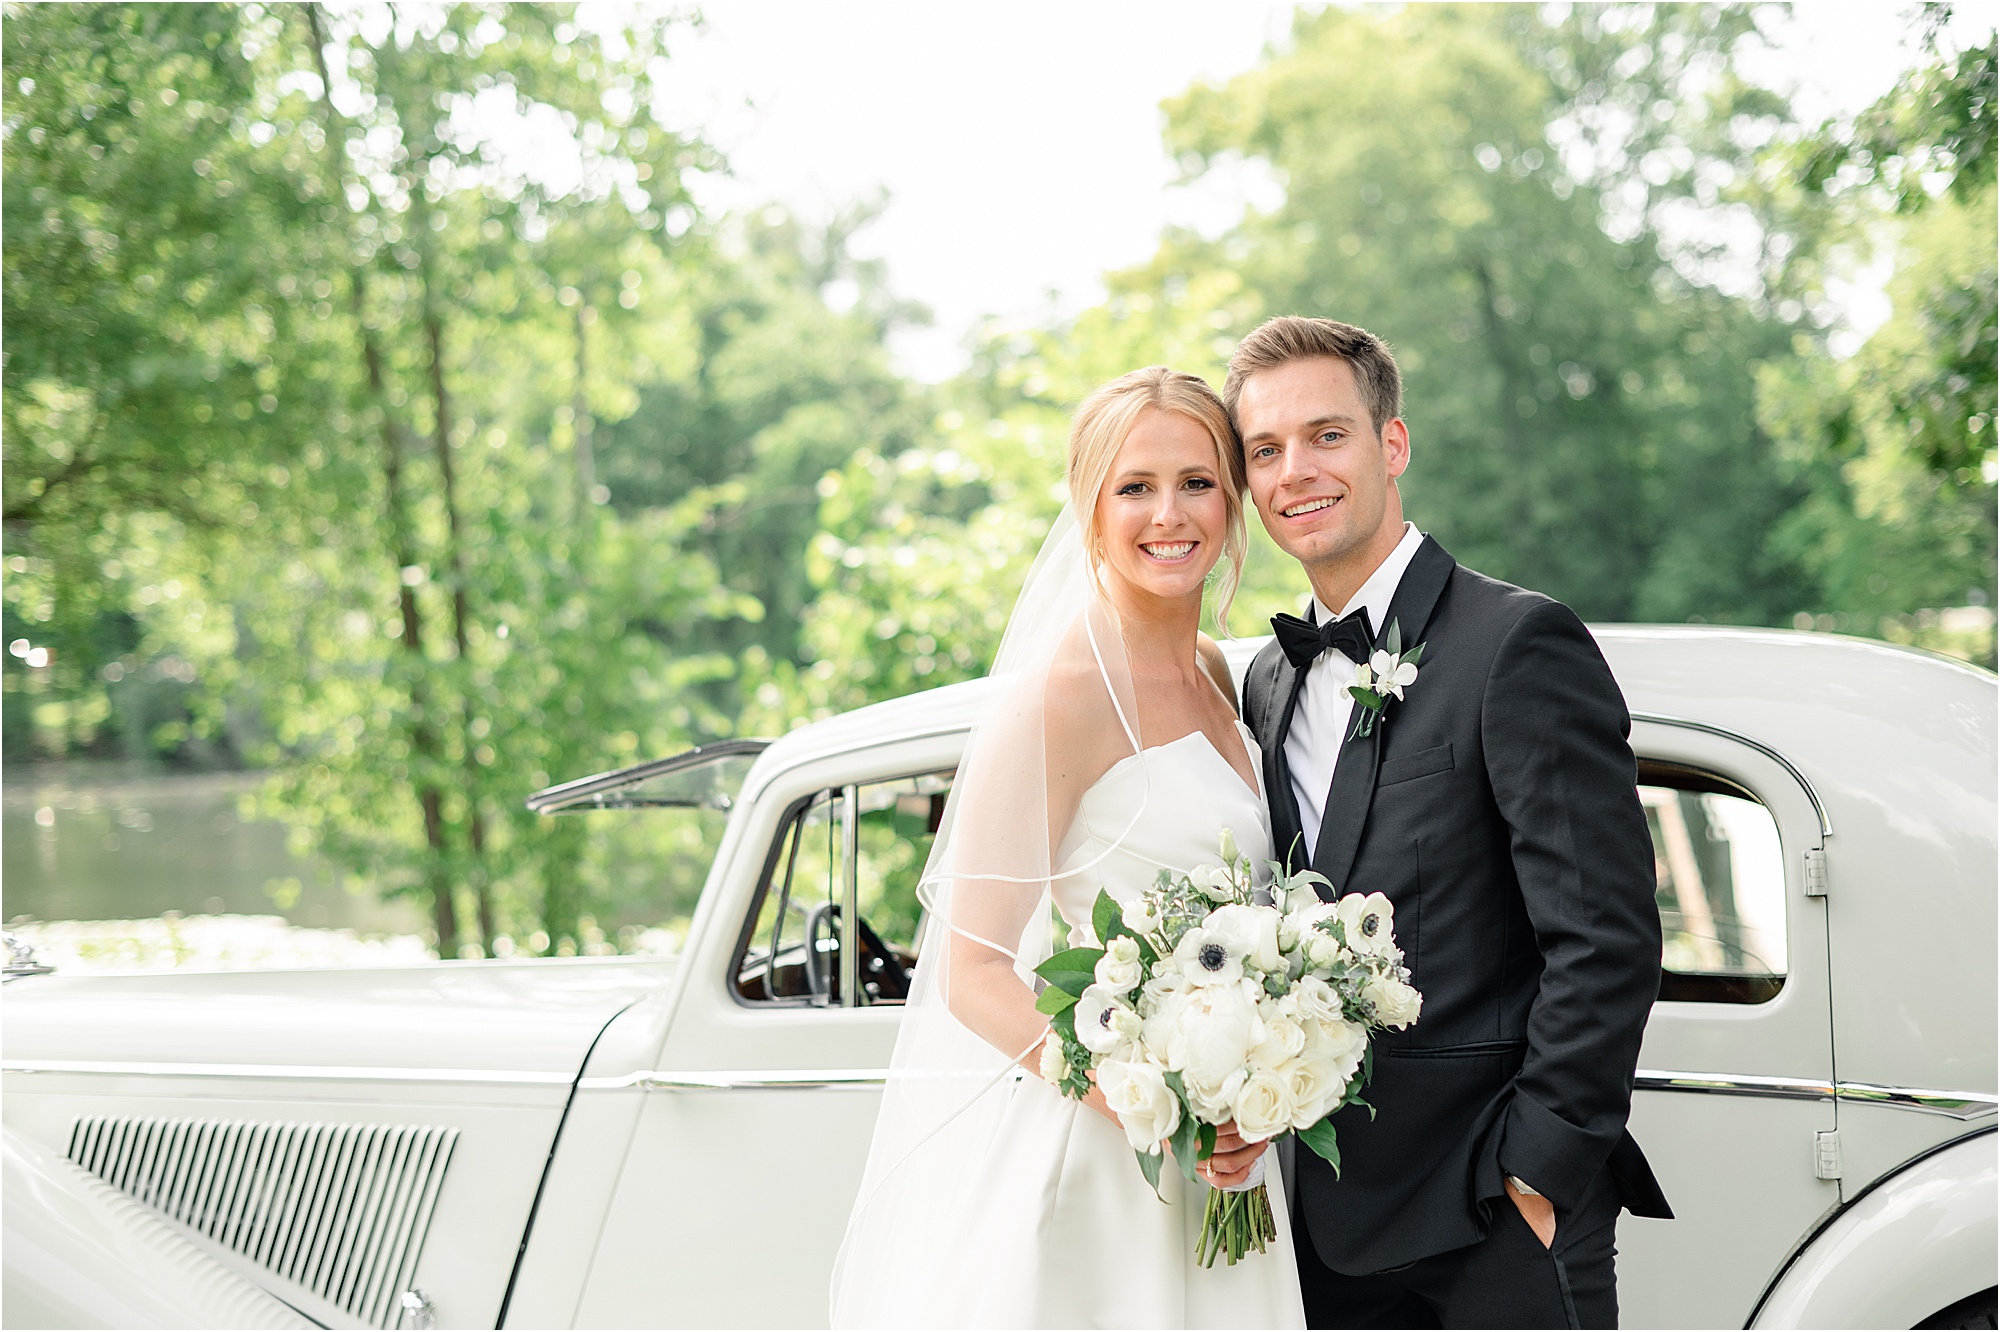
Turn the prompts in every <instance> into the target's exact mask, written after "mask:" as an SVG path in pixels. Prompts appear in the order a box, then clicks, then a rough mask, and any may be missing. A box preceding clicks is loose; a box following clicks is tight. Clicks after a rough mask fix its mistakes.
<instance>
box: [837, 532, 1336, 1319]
mask: <svg viewBox="0 0 2000 1332" xmlns="http://www.w3.org/2000/svg"><path fill="white" fill-rule="evenodd" d="M1074 545H1075V541H1074V533H1073V531H1065V530H1064V529H1062V528H1060V527H1059V529H1058V531H1057V532H1056V533H1055V534H1053V535H1052V536H1051V537H1050V539H1049V542H1048V544H1047V545H1045V547H1044V550H1043V555H1042V559H1041V560H1040V561H1038V564H1037V570H1036V572H1035V573H1032V574H1031V575H1030V578H1029V584H1028V587H1027V588H1026V589H1025V590H1024V591H1023V594H1022V597H1021V602H1020V604H1019V605H1018V606H1017V609H1016V613H1015V620H1014V621H1013V622H1011V623H1010V627H1009V630H1008V640H1007V644H1006V645H1005V646H1003V648H1002V652H1001V661H1000V664H999V665H998V666H996V671H995V674H996V676H999V677H1001V680H1000V681H999V683H998V688H999V689H1000V690H1002V691H1005V692H1006V694H1007V697H1009V698H1012V699H1013V700H1014V701H1013V702H1007V701H1004V700H1002V701H999V702H996V703H995V704H994V705H993V709H992V713H993V715H992V716H990V717H989V718H988V719H987V721H986V722H985V723H983V725H984V726H985V728H986V731H985V734H984V736H982V735H981V734H980V733H979V732H975V738H974V741H973V744H972V746H971V748H970V750H969V752H968V758H967V760H966V762H965V763H964V764H963V765H962V766H961V768H960V777H959V780H958V782H957V783H956V784H955V786H954V796H953V799H954V805H955V811H953V810H948V812H947V816H946V819H947V822H946V827H945V828H944V829H943V830H942V831H941V832H940V836H939V848H938V850H936V851H934V853H933V857H932V871H929V872H927V876H926V878H927V882H933V883H935V884H936V885H937V887H936V889H935V891H936V893H937V896H936V898H935V899H934V900H933V901H932V902H931V904H930V905H931V911H932V926H931V927H930V929H929V930H928V932H927V935H926V943H925V950H924V955H923V958H922V960H921V961H920V963H919V972H918V978H917V983H916V987H915V989H914V991H913V994H912V1002H911V1005H910V1006H909V1008H908V1009H907V1010H906V1011H905V1014H904V1025H903V1028H902V1030H901V1032H900V1033H899V1036H898V1042H897V1048H896V1055H895V1059H894V1061H893V1063H892V1068H891V1076H890V1082H889V1086H888V1088H887V1089H886V1090H885V1094H884V1104H883V1109H882V1112H881V1118H880V1119H879V1121H878V1124H877V1128H876V1137H875V1142H874V1145H873V1148H872V1150H871V1152H870V1157H869V1164H868V1169H867V1171H866V1172H865V1175H864V1179H863V1184H862V1189H861V1193H860V1196H859V1197H858V1198H857V1201H856V1204H855V1209H854V1215H853V1218H852V1220H851V1221H850V1223H849V1228H848V1233H847V1237H846V1240H845V1242H844V1243H843V1245H842V1249H841V1254H840V1257H839V1259H838V1260H837V1262H836V1265H835V1272H834V1280H833V1289H832V1300H831V1317H832V1322H833V1325H834V1326H836V1327H1302V1326H1304V1315H1303V1309H1302V1306H1301V1302H1300V1293H1299V1282H1298V1274H1297V1268H1296V1264H1295V1262H1294V1258H1293V1253H1292V1242H1291V1233H1290V1228H1289V1226H1288V1225H1286V1224H1285V1222H1284V1218H1285V1216H1286V1215H1287V1211H1286V1203H1285V1197H1284V1192H1283V1181H1282V1180H1281V1179H1280V1172H1279V1171H1278V1170H1277V1169H1276V1168H1275V1162H1274V1163H1273V1165H1272V1168H1270V1169H1268V1170H1267V1172H1266V1185H1267V1187H1268V1188H1269V1190H1270V1195H1271V1206H1272V1211H1273V1213H1274V1214H1275V1215H1276V1216H1277V1217H1278V1218H1279V1225H1278V1236H1277V1238H1276V1240H1275V1241H1273V1242H1272V1243H1271V1244H1270V1245H1269V1246H1268V1249H1267V1251H1266V1252H1264V1253H1261V1254H1260V1253H1256V1252H1254V1251H1253V1252H1251V1253H1249V1254H1247V1255H1246V1256H1245V1257H1244V1258H1243V1260H1242V1261H1240V1262H1239V1263H1237V1264H1236V1265H1234V1266H1230V1265H1228V1264H1227V1263H1226V1261H1224V1260H1222V1259H1218V1260H1217V1261H1216V1264H1215V1266H1213V1267H1212V1268H1204V1267H1202V1266H1201V1265H1200V1263H1199V1262H1197V1260H1196V1258H1195V1243H1196V1239H1197V1236H1198V1234H1199V1232H1200V1229H1201V1222H1202V1211H1203V1206H1204V1204H1205V1202H1206V1198H1207V1193H1208V1185H1207V1184H1206V1183H1205V1182H1197V1183H1192V1184H1191V1183H1189V1182H1187V1181H1186V1180H1185V1179H1184V1178H1183V1177H1182V1175H1181V1174H1180V1172H1179V1170H1178V1168H1177V1166H1176V1165H1175V1164H1173V1163H1172V1161H1171V1160H1170V1161H1169V1162H1168V1163H1167V1165H1166V1168H1165V1169H1164V1170H1163V1171H1162V1173H1161V1180H1160V1183H1161V1194H1162V1195H1164V1201H1163V1200H1162V1198H1161V1197H1160V1196H1156V1195H1155V1194H1154V1192H1153V1190H1152V1188H1151V1186H1149V1185H1148V1184H1147V1183H1146V1180H1145V1177H1144V1176H1143V1175H1142V1174H1141V1173H1140V1170H1139V1166H1138V1163H1137V1161H1136V1160H1135V1159H1134V1156H1133V1151H1132V1148H1131V1147H1130V1145H1129V1144H1128V1143H1127V1142H1126V1139H1125V1135H1124V1133H1123V1131H1122V1130H1121V1129H1120V1128H1119V1127H1118V1126H1117V1125H1116V1124H1114V1123H1113V1122H1111V1121H1110V1120H1109V1119H1107V1118H1105V1117H1104V1116H1103V1115H1101V1114H1099V1113H1098V1112H1097V1111H1095V1110H1093V1109H1090V1108H1088V1107H1086V1106H1084V1105H1082V1104H1081V1103H1080V1102H1077V1101H1073V1100H1069V1099H1067V1098H1066V1097H1064V1096H1063V1095H1062V1094H1061V1093H1060V1092H1058V1091H1057V1090H1056V1089H1055V1088H1054V1087H1052V1086H1050V1085H1049V1084H1048V1083H1047V1082H1045V1081H1043V1080H1042V1079H1040V1078H1038V1077H1034V1076H1031V1075H1027V1074H1025V1073H1023V1072H1022V1071H1021V1070H1020V1069H1019V1068H1018V1067H1017V1066H1016V1064H1015V1061H1014V1060H1012V1059H1010V1058H1009V1057H1008V1053H1007V1052H1000V1051H996V1050H994V1049H993V1047H992V1046H990V1045H988V1044H986V1043H985V1042H984V1041H981V1040H980V1039H979V1038H978V1037H976V1036H974V1035H973V1034H972V1033H971V1032H970V1031H969V1030H968V1029H967V1028H965V1027H964V1026H963V1025H961V1024H960V1023H958V1022H957V1021H956V1020H955V1019H954V1018H953V1017H952V1014H951V1012H950V1006H949V1002H948V994H949V984H950V982H949V970H950V968H949V965H948V961H947V957H946V954H947V952H948V950H947V949H946V948H945V946H944V944H945V943H946V942H947V939H946V938H942V937H941V936H944V935H946V932H947V931H950V932H955V933H958V934H962V935H965V936H966V937H970V938H978V939H980V940H982V941H987V940H994V939H996V938H997V936H998V935H999V934H1000V933H1003V932H1004V934H1005V946H1004V947H1003V946H1001V945H1000V944H999V943H997V942H996V943H994V944H993V946H994V947H995V948H997V949H998V950H999V951H1002V952H1005V953H1008V954H1010V955H1012V956H1013V957H1014V959H1015V962H1016V968H1017V972H1018V974H1019V975H1020V976H1021V978H1022V980H1023V983H1024V984H1030V983H1032V980H1033V977H1032V973H1031V971H1030V968H1031V967H1032V966H1033V965H1034V963H1035V962H1037V961H1039V960H1040V959H1041V958H1043V957H1045V956H1047V954H1048V952H1049V951H1050V936H1051V935H1052V934H1053V933H1055V931H1056V929H1060V928H1062V927H1067V931H1068V936H1069V942H1070V943H1076V942H1079V941H1081V940H1083V939H1084V938H1086V937H1087V931H1088V929H1089V921H1090V917H1091V911H1092V907H1093V906H1094V904H1095V902H1096V899H1097V895H1098V892H1099V890H1100V889H1103V890H1105V891H1108V892H1109V893H1110V894H1111V896H1112V897H1114V898H1116V899H1118V900H1120V901H1126V900H1130V899H1131V898H1133V897H1136V896H1137V895H1138V893H1139V892H1141V891H1142V890H1143V889H1145V888H1146V887H1148V886H1150V885H1151V884H1152V882H1153V880H1154V877H1155V876H1156V875H1157V874H1158V872H1159V871H1160V870H1161V869H1163V868H1164V869H1172V870H1174V871H1177V872H1184V871H1186V870H1189V869H1192V868H1193V867H1195V866H1196V865H1200V864H1213V863H1216V862H1217V861H1219V860H1220V858H1221V857H1220V853H1219V850H1218V842H1219V838H1220V836H1221V833H1222V831H1223V830H1224V829H1228V830H1229V831H1230V833H1231V834H1232V835H1233V836H1234V837H1235V839H1236V842H1237V845H1238V847H1239V848H1240V849H1241V851H1242V853H1243V854H1245V855H1247V856H1249V857H1250V859H1251V861H1252V863H1253V864H1255V865H1257V866H1259V867H1260V873H1261V872H1262V870H1261V867H1262V865H1263V862H1265V861H1267V860H1269V859H1270V858H1271V849H1270V837H1269V832H1268V829H1267V826H1266V814H1265V806H1264V800H1263V797H1262V795H1261V794H1260V793H1259V792H1258V791H1257V790H1256V789H1254V787H1253V786H1251V785H1250V784H1248V783H1246V782H1245V781H1244V779H1243V777H1242V775H1241V774H1240V773H1239V772H1238V771H1237V770H1236V769H1235V768H1234V767H1233V766H1231V764H1230V763H1229V761H1228V760H1227V759H1225V758H1224V757H1223V756H1222V754H1221V753H1220V752H1219V751H1218V750H1217V749H1216V747H1215V745H1214V744H1213V743H1211V742H1210V740H1209V739H1208V737H1207V736H1206V735H1204V734H1203V733H1202V732H1200V731H1194V732H1191V733H1189V734H1187V735H1184V736H1181V737H1179V738H1178V739H1175V740H1172V741H1169V742H1167V743H1164V744H1160V745H1155V746H1151V747H1142V746H1141V745H1140V743H1139V740H1138V736H1137V733H1136V731H1135V730H1134V729H1133V726H1132V724H1131V719H1132V718H1133V717H1136V716H1137V709H1136V707H1135V706H1134V699H1133V697H1132V693H1131V682H1130V677H1129V671H1127V670H1126V668H1125V666H1124V662H1123V655H1122V647H1121V645H1120V642H1119V638H1118V634H1117V629H1116V623H1115V617H1109V616H1106V615H1104V614H1103V608H1102V606H1101V605H1098V606H1096V607H1095V608H1094V609H1093V607H1092V604H1091V603H1089V602H1088V601H1087V599H1086V600H1084V601H1081V602H1080V601H1079V600H1078V598H1079V596H1081V595H1082V593H1080V592H1079V590H1078V588H1077V587H1076V585H1075V570H1074V568H1072V567H1066V566H1065V564H1064V563H1063V561H1065V560H1074V561H1075V563H1076V564H1079V565H1080V564H1081V560H1080V556H1079V555H1078V554H1077V552H1076V551H1075V550H1074ZM1051 566H1053V567H1051ZM1024 608H1032V615H1033V620H1032V623H1031V626H1030V625H1024V619H1025V618H1026V616H1027V615H1028V614H1029V612H1028V611H1027V610H1026V609H1024ZM1072 613H1073V614H1074V617H1075V618H1074V619H1071V618H1068V617H1071V616H1072ZM1078 623H1080V624H1083V625H1084V626H1086V627H1087V628H1089V629H1091V633H1090V635H1089V637H1090V643H1091V651H1092V653H1093V654H1094V657H1095V661H1096V665H1097V668H1098V671H1099V672H1100V675H1101V680H1102V687H1103V688H1104V689H1106V690H1107V691H1108V695H1109V698H1110V699H1112V700H1116V701H1117V702H1116V710H1117V713H1118V717H1119V722H1120V724H1121V726H1122V727H1123V729H1124V734H1125V735H1126V736H1127V737H1128V739H1129V741H1130V745H1129V748H1130V752H1129V753H1127V754H1126V755H1125V756H1124V757H1123V758H1121V759H1119V760H1118V761H1117V762H1115V763H1114V764H1112V766H1111V767H1110V768H1109V769H1108V770H1107V771H1105V772H1104V773H1103V775H1102V776H1100V777H1099V778H1097V780H1096V781H1095V782H1094V783H1093V784H1092V785H1091V786H1090V787H1089V788H1088V789H1087V790H1086V791H1085V792H1084V793H1083V794H1082V796H1081V798H1080V800H1079V802H1078V805H1077V809H1076V813H1075V816H1074V819H1073V820H1072V821H1071V822H1070V823H1069V825H1068V829H1067V832H1066V833H1065V834H1064V835H1062V836H1061V837H1060V838H1059V839H1056V841H1055V844H1054V845H1049V844H1048V842H1049V840H1050V838H1051V836H1052V835H1053V834H1051V833H1042V834H1041V835H1040V836H1039V837H1038V836H1037V835H1036V827H1037V824H1039V823H1041V822H1043V821H1044V820H1043V819H1042V818H1038V817H1037V815H1045V813H1046V803H1045V802H1046V790H1047V787H1046V783H1045V776H1046V771H1047V767H1048V765H1049V764H1051V763H1055V762H1057V761H1058V759H1059V756H1054V755H1045V754H1043V753H1041V752H1040V750H1039V745H1040V744H1041V737H1042V736H1043V734H1044V728H1043V726H1042V724H1041V719H1042V713H1041V711H1040V708H1041V707H1042V700H1043V697H1044V692H1045V691H1046V689H1047V688H1048V678H1047V671H1048V668H1049V662H1050V660H1051V659H1052V657H1053V655H1054V653H1055V651H1056V649H1055V648H1054V647H1053V646H1052V644H1053V643H1054V642H1055V641H1056V640H1058V639H1061V638H1062V637H1063V636H1064V634H1065V632H1066V631H1069V630H1071V629H1072V628H1073V625H1074V624H1078ZM1029 627H1032V629H1033V630H1034V632H1032V633H1030V632H1027V629H1028V628H1029ZM1024 640H1025V641H1024ZM1003 668H1004V669H1003ZM1038 672H1039V674H1038ZM1066 687H1067V686H1066ZM1023 700H1025V701H1023ZM1023 717H1025V718H1026V719H1027V722H1028V723H1029V724H1025V725H1024V724H1021V722H1022V718H1023ZM1237 725H1238V730H1239V732H1240V733H1241V734H1242V737H1243V743H1244V746H1245V748H1246V750H1248V752H1249V757H1250V761H1251V767H1252V770H1253V772H1254V771H1259V770H1260V765H1259V763H1258V755H1257V748H1256V742H1255V741H1254V740H1253V739H1252V738H1251V736H1250V734H1249V732H1248V730H1247V728H1244V727H1243V726H1242V724H1241V723H1240V722H1239V723H1238V724H1237ZM1024 736H1025V737H1028V741H1027V742H1026V743H1024V742H1023V741H1022V737H1024ZM1024 774H1026V776H1025V777H1024ZM1037 801H1041V802H1043V803H1041V804H1037V803H1036V802H1037ZM954 812H955V813H956V815H957V817H958V819H959V822H958V824H956V825H954V824H953V822H952V820H953V816H954ZM996 900H999V901H1003V902H1005V903H1006V904H1007V906H1008V908H1009V910H1008V911H1007V913H1006V915H1005V920H1006V923H1005V924H1004V925H1003V926H1001V927H999V928H998V929H995V928H994V927H992V926H990V925H989V924H986V923H984V922H988V921H990V920H991V919H992V916H993V912H992V905H993V902H994V901H996ZM975 904H976V905H975ZM1051 908H1053V911H1054V913H1055V916H1056V917H1057V918H1059V919H1060V921H1061V922H1062V926H1061V927H1054V928H1052V925H1053V922H1052V920H1051V916H1050V909H1051ZM980 931H985V932H984V933H981V932H980ZM1060 946H1067V945H1060ZM1031 1048H1032V1047H1031ZM1026 1053H1027V1051H1022V1052H1019V1054H1021V1055H1025V1054H1026Z"/></svg>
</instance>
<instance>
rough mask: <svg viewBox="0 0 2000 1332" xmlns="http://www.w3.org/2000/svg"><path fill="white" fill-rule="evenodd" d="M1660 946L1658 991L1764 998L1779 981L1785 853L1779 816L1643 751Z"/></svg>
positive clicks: (1701, 997)
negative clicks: (1660, 935) (1775, 817)
mask: <svg viewBox="0 0 2000 1332" xmlns="http://www.w3.org/2000/svg"><path fill="white" fill-rule="evenodd" d="M1639 803H1640V804H1641V805H1643V806H1644V807H1645V810H1646V825H1647V827H1648V829H1649V830H1650V831H1651V833H1652V835H1653V870H1654V879H1655V887H1654V899H1655V902H1656V903H1657V905H1658V906H1659V911H1660V931H1661V934H1662V935H1663V936H1664V946H1663V948H1662V950H1661V959H1660V998H1662V999H1669V1000H1678V1001H1681V1002H1690V1001H1691V1002H1696V1003H1726V1004H1760V1003H1764V1002H1766V1001H1767V1000H1770V999H1772V998H1775V997H1776V996H1777V994H1778V992H1779V991H1780V990H1781V989H1783V988H1784V984H1785V974H1786V954H1785V857H1784V851H1783V849H1782V846H1781V844H1780V841H1779V837H1778V824H1777V820H1776V819H1774V818H1773V817H1772V815H1771V811H1770V810H1769V809H1767V808H1765V806H1764V804H1763V802H1761V801H1760V800H1758V799H1757V797H1756V796H1755V795H1754V794H1752V793H1751V792H1750V791H1749V790H1747V789H1746V788H1744V787H1742V786H1740V785H1738V784H1737V783H1735V782H1733V781H1730V780H1729V779H1728V778H1726V777H1721V776H1718V775H1716V774H1713V773H1708V772H1703V771H1700V770H1698V769H1695V768H1689V767H1684V766H1682V765H1679V764H1673V763H1661V762H1654V761H1649V760H1641V761H1640V763H1639Z"/></svg>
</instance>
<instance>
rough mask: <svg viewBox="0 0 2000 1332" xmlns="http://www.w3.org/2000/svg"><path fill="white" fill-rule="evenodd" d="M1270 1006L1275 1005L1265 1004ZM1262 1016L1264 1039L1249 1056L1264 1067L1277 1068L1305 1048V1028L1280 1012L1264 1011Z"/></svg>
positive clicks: (1294, 1057)
mask: <svg viewBox="0 0 2000 1332" xmlns="http://www.w3.org/2000/svg"><path fill="white" fill-rule="evenodd" d="M1270 1007H1275V1005H1267V1008H1270ZM1263 1018H1264V1039H1263V1040H1262V1041H1259V1042H1258V1044H1257V1048H1256V1049H1255V1050H1253V1051H1251V1056H1252V1057H1253V1058H1254V1059H1255V1060H1256V1061H1257V1062H1258V1063H1260V1064H1262V1065H1263V1066H1264V1067H1265V1068H1278V1067H1280V1066H1282V1065H1284V1064H1285V1063H1287V1062H1289V1061H1290V1060H1293V1059H1296V1058H1297V1057H1298V1055H1299V1053H1300V1052H1301V1051H1303V1050H1304V1049H1305V1048H1306V1029H1305V1028H1304V1027H1303V1026H1301V1025H1299V1023H1298V1021H1297V1020H1296V1019H1294V1018H1291V1017H1289V1016H1287V1015H1285V1014H1284V1013H1282V1012H1266V1013H1265V1014H1264V1015H1263Z"/></svg>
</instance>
